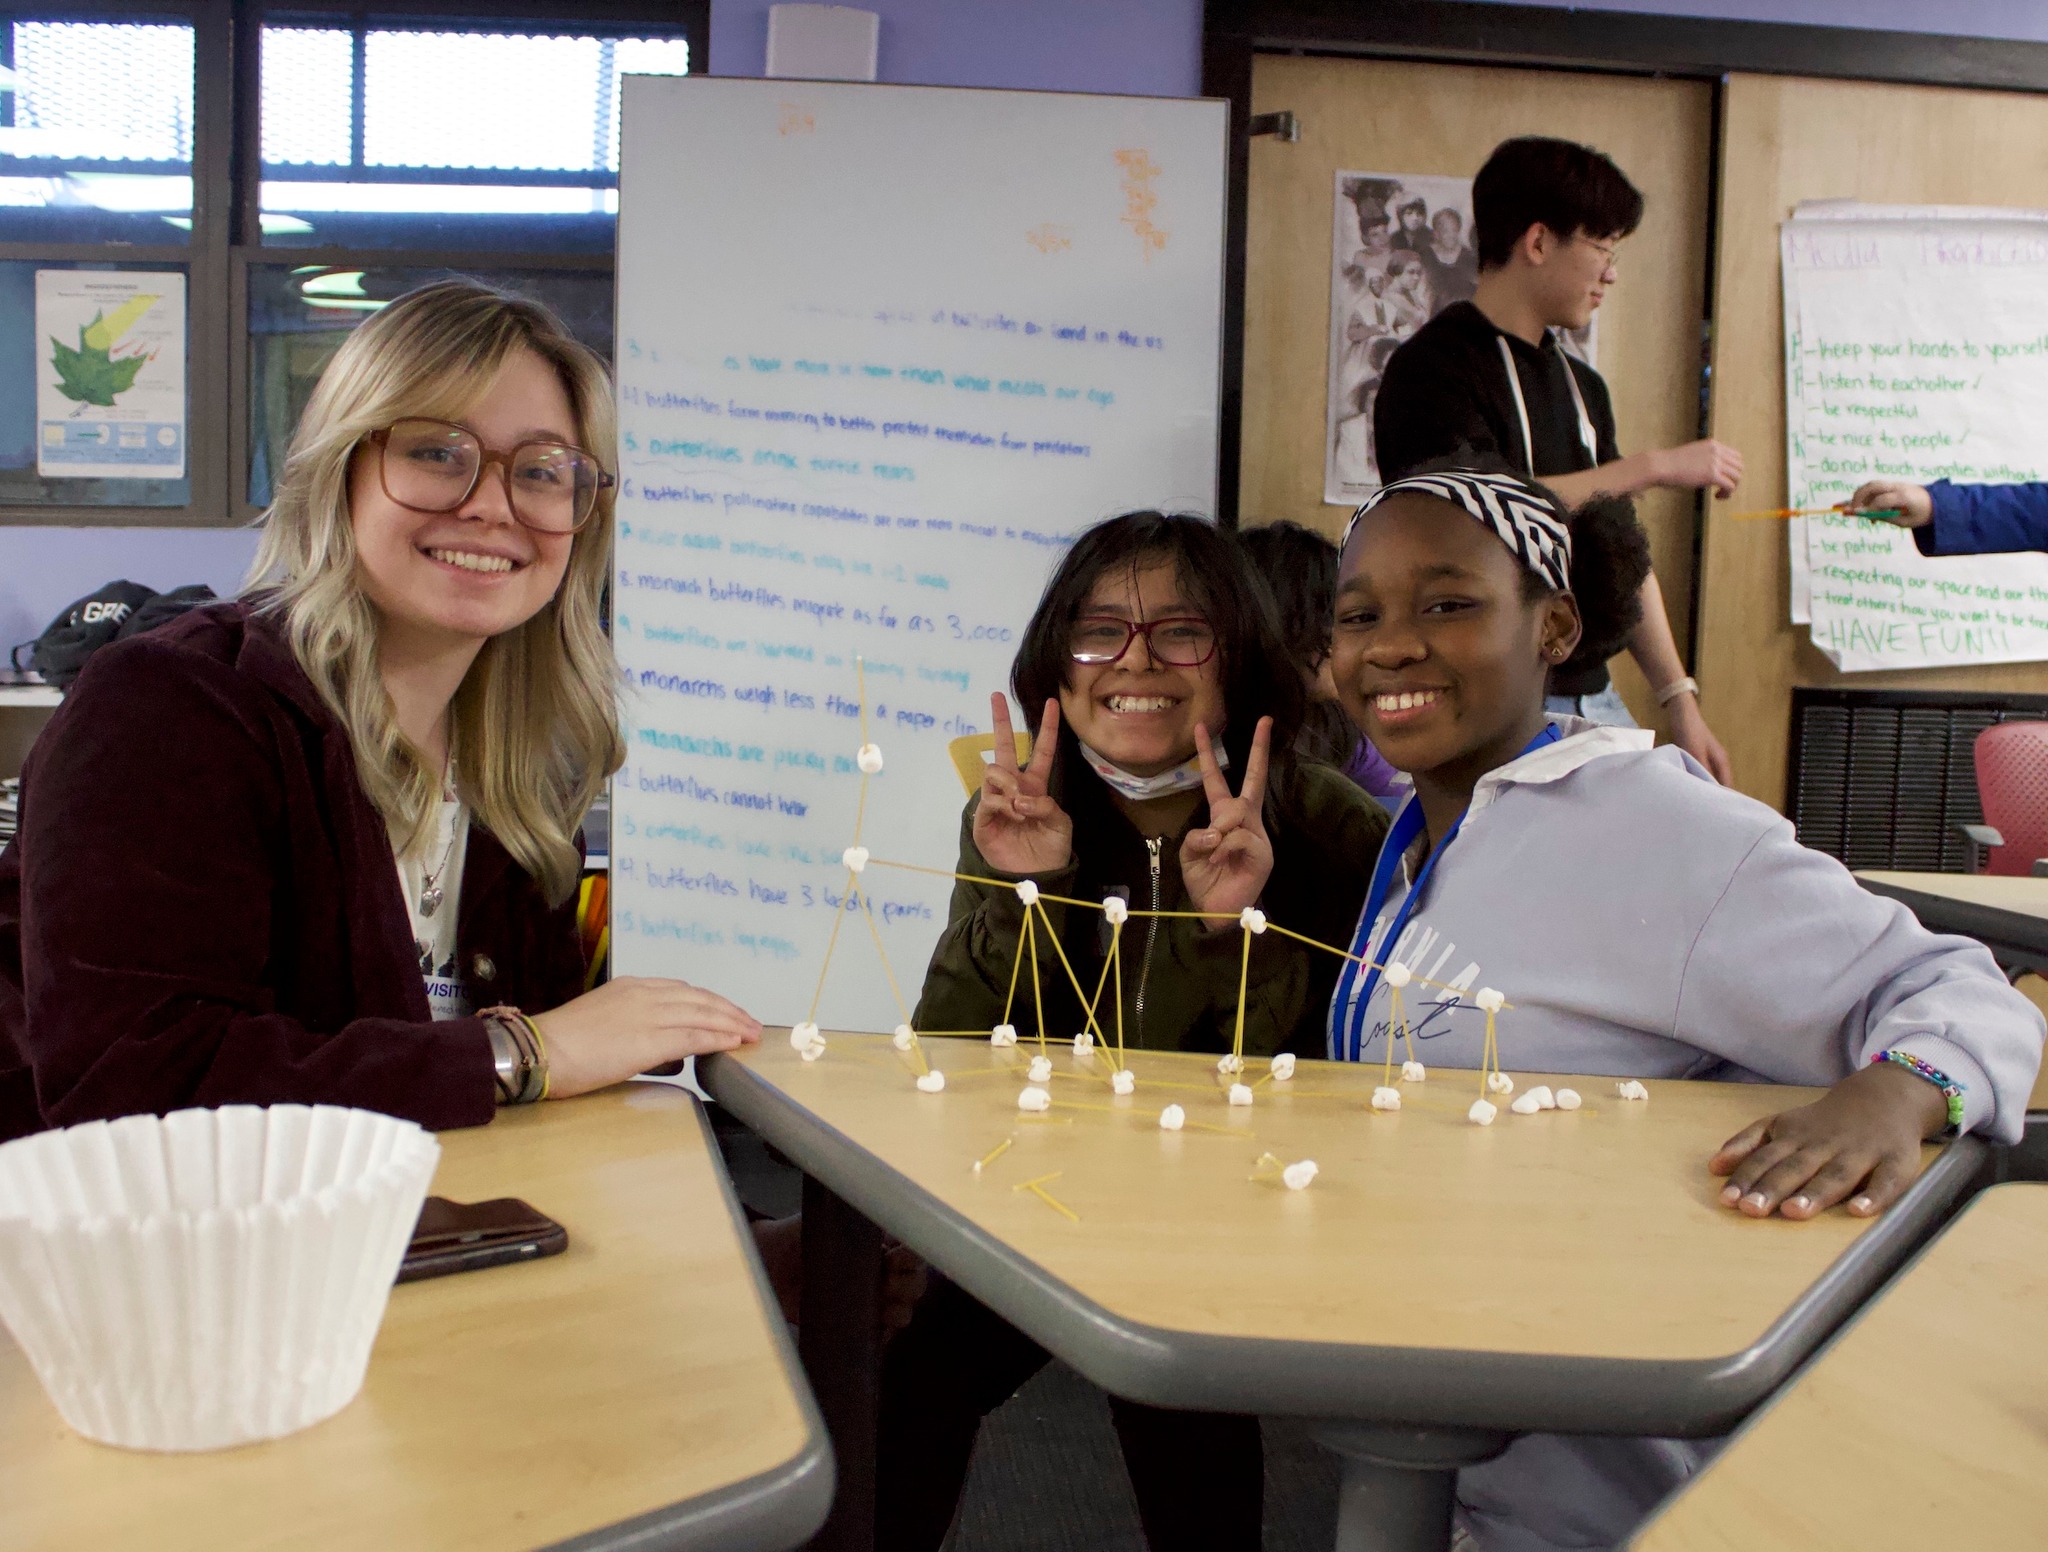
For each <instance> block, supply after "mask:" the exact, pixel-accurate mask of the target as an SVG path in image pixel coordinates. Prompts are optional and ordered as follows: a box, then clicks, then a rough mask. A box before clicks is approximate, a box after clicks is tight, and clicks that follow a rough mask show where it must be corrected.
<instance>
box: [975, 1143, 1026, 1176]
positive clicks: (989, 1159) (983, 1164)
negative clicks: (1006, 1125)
mask: <svg viewBox="0 0 2048 1552" xmlns="http://www.w3.org/2000/svg"><path fill="white" fill-rule="evenodd" d="M1016 1140H1017V1139H1016V1138H1014V1137H1005V1138H1004V1139H1003V1140H1002V1141H1001V1142H999V1143H997V1144H996V1145H995V1146H994V1147H993V1148H991V1149H989V1150H988V1152H986V1153H984V1154H983V1155H982V1156H981V1157H980V1158H978V1159H976V1160H975V1161H974V1172H975V1174H977V1175H978V1174H980V1173H981V1172H982V1171H983V1170H984V1169H986V1168H988V1166H989V1165H991V1164H993V1163H995V1161H996V1160H997V1159H999V1158H1001V1157H1002V1156H1003V1155H1004V1154H1005V1153H1008V1152H1009V1151H1010V1144H1011V1143H1013V1142H1015V1141H1016Z"/></svg>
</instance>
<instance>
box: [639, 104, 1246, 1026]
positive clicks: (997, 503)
mask: <svg viewBox="0 0 2048 1552" xmlns="http://www.w3.org/2000/svg"><path fill="white" fill-rule="evenodd" d="M622 111H623V120H622V125H623V127H622V140H621V157H620V198H619V210H620V220H619V250H618V287H619V291H618V328H617V339H618V376H619V393H620V433H619V451H618V458H619V469H620V476H621V483H620V492H619V504H618V519H619V520H618V543H617V552H616V553H617V558H616V562H615V571H614V592H613V615H614V640H615V643H616V646H617V651H618V657H619V661H620V664H621V666H622V668H623V670H624V672H625V675H626V679H627V681H628V689H627V692H626V697H627V698H626V723H627V745H628V755H627V762H626V765H625V767H624V768H623V769H622V770H621V771H620V772H619V774H618V776H617V778H616V779H615V781H614V783H613V797H612V842H611V847H612V849H611V867H612V890H611V901H612V913H613V914H612V954H613V963H614V969H615V970H616V971H617V972H618V973H620V974H628V975H673V976H682V977H684V978H686V979H689V980H692V981H697V982H700V983H702V984H706V985H709V986H711V987H713V988H715V989H716V990H718V991H720V992H723V993H725V994H726V995H728V996H731V997H733V998H734V999H735V1000H737V1001H739V1002H740V1003H742V1004H743V1005H744V1006H746V1007H747V1008H748V1009H749V1010H750V1011H752V1012H753V1013H754V1014H755V1015H756V1016H758V1017H760V1018H761V1019H762V1020H764V1021H765V1022H768V1023H774V1024H787V1023H791V1022H794V1021H796V1020H799V1019H802V1018H804V1017H805V1016H806V1015H807V1013H808V1012H809V1009H810V1004H811V1000H812V995H813V990H814V987H815V985H816V981H817V976H818V972H819V968H820V965H821V963H822V962H823V959H824V955H825V948H826V941H827V938H828V936H829V934H830V933H831V931H832V926H833V922H834V919H835V916H838V915H839V914H840V913H839V909H838V908H839V907H840V905H841V903H842V901H843V899H844V885H845V882H846V878H847V874H846V871H845V868H844V866H843V865H842V864H841V862H840V855H841V852H842V849H843V848H844V847H845V846H847V845H848V844H849V842H850V841H851V839H852V836H853V830H854V823H855V808H856V804H857V799H858V794H859V791H860V785H859V783H860V778H859V775H858V773H857V771H856V769H855V766H854V755H855V753H856V751H857V749H858V748H859V746H860V743H861V733H860V707H861V694H860V688H859V683H858V678H857V670H856V659H860V660H863V661H864V664H865V676H866V685H867V715H868V717H869V719H870V726H871V729H872V735H871V736H872V738H873V740H874V742H875V743H877V744H878V745H879V746H880V747H881V749H882V751H883V753H884V756H885V758H886V762H887V763H886V766H885V768H884V770H883V771H882V773H881V774H880V775H879V776H878V777H876V778H875V779H874V781H873V783H872V785H871V788H870V791H869V796H868V803H867V811H866V815H865V820H864V830H863V834H862V839H863V840H864V841H865V843H866V845H867V846H868V848H869V849H870V850H871V851H872V852H873V853H874V855H875V856H877V857H880V858H891V859H896V860H899V861H903V862H911V863H916V864H920V865H923V866H926V867H934V868H938V869H940V870H942V871H945V872H950V870H951V869H952V867H953V866H954V863H955V860H956V858H957V856H958V847H959V824H960V812H961V808H962V806H963V803H964V801H965V793H964V791H963V789H962V786H961V783H960V780H959V778H958V777H957V776H956V775H955V773H954V770H953V766H952V763H951V761H950V760H949V758H948V755H947V745H948V744H949V742H950V741H951V740H952V739H953V738H955V737H957V736H960V735H964V734H968V733H978V732H986V731H987V730H988V726H989V716H988V697H989V692H990V691H991V690H994V689H999V688H1006V687H1007V685H1008V680H1009V668H1010V661H1011V658H1012V656H1013V654H1014V652H1015V648H1016V641H1017V638H1018V636H1019V635H1020V634H1021V630H1022V627H1023V625H1024V623H1025V622H1026V620H1027V619H1028V618H1029V616H1030V613H1031V610H1032V608H1033V606H1034V605H1035V604H1036V602H1037V599H1038V595H1039V593H1040V591H1041V590H1042V588H1043V586H1044V583H1045V580H1046V578H1047V577H1048V576H1049V575H1050V572H1051V569H1052V566H1053V565H1054V563H1055V562H1056V561H1057V559H1058V557H1059V555H1060V554H1061V553H1062V551H1063V549H1064V547H1065V544H1066V542H1067V541H1068V540H1069V539H1070V538H1071V536H1072V535H1073V534H1074V533H1076V532H1077V531H1079V530H1080V529H1082V528H1084V527H1086V526H1088V525H1089V524H1091V523H1094V522H1096V521H1099V520H1100V519H1102V518H1104V517H1107V516H1110V515H1113V514H1115V513H1117V512H1120V511H1125V510H1129V509H1132V508H1139V507H1157V508H1163V509H1167V510H1176V511H1194V512H1203V513H1210V512H1213V511H1214V509H1215V494H1216V492H1215V471H1216V445H1217V394H1218V386H1219V379H1218V349H1219V344H1220V314H1221V307H1222V256H1223V224H1224V167H1225V126H1226V107H1225V105H1224V104H1223V103H1220V102H1213V101H1196V102H1189V101H1175V100H1170V99H1153V98H1132V97H1089V96H1078V95H1070V94H1065V93H1039V92H984V91H963V90H952V89H944V88H927V87H899V86H868V85H852V84H839V83H818V82H798V81H744V80H719V79H708V78H702V77H694V78H665V77H629V78H628V79H627V81H626V84H625V91H624V103H623V110H622ZM864 884H865V885H866V886H867V889H868V892H869V895H870V898H871V901H872V904H873V908H874V912H875V919H876V923H877V927H878V930H879V932H880V935H881V939H882V942H883V944H884V945H885V946H886V949H887V954H888V961H889V963H890V964H891V965H892V966H893V967H894V972H895V979H896V981H897V983H898V985H899V987H900V989H901V993H902V997H903V999H904V1001H905V1002H907V1003H908V1004H910V1005H911V1006H915V1003H916V1000H917V993H918V988H919V986H920V984H921V983H922V981H923V978H924V969H925V965H926V964H927V962H928V961H929V959H930V956H931V950H932V946H933V944H934V943H935V942H936V940H937V937H938V934H939V931H940V929H941V928H942V927H943V926H944V924H945V918H946V903H947V899H948V896H949V894H950V891H951V887H952V885H951V881H950V879H949V878H945V877H934V876H930V875H924V874H916V873H910V872H903V871H892V870H885V869H882V868H876V867H871V868H870V869H869V870H868V871H867V873H866V874H865V875H864ZM900 1017H901V1014H900V1013H899V1011H898V1004H897V1001H896V997H895V995H894V994H893V993H892V992H891V989H890V985H889V981H888V978H887V976H886V975H885V973H884V971H883V969H882V963H881V959H880V956H879V955H878V954H877V953H876V945H875V942H874V940H873V938H872V937H871V936H870V934H869V931H868V928H867V924H866V922H865V921H863V920H862V919H861V918H860V917H859V916H858V915H857V914H852V913H847V914H846V915H845V916H844V918H843V922H842V926H841V930H840V936H839V942H838V946H837V950H836V953H835V955H834V957H833V959H832V969H831V977H830V981H829V983H828V985H827V987H826V990H825V995H824V1001H823V1002H822V1004H821V1005H820V1006H819V1009H818V1018H819V1021H820V1022H821V1023H823V1024H824V1025H826V1026H827V1027H828V1028H829V1027H835V1026H836V1027H839V1028H846V1029H871V1030H872V1029H888V1028H891V1027H893V1026H894V1025H895V1024H896V1023H897V1022H898V1020H899V1018H900Z"/></svg>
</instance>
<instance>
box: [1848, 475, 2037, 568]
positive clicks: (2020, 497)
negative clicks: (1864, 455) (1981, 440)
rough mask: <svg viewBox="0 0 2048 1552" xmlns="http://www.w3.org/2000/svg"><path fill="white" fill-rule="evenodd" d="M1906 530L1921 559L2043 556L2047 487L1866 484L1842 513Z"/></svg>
mask: <svg viewBox="0 0 2048 1552" xmlns="http://www.w3.org/2000/svg"><path fill="white" fill-rule="evenodd" d="M1844 510H1845V512H1846V513H1847V514H1848V515H1850V516H1862V517H1872V518H1877V519H1879V520H1880V521H1882V522H1887V523H1896V524H1897V525H1898V526H1899V527H1901V528H1905V529H1910V530H1911V531H1912V534H1913V543H1914V544H1915V545H1916V546H1918V547H1919V550H1920V553H1921V554H1922V555H2003V554H2009V553H2012V552H2014V551H2019V550H2048V481H2038V480H2036V481H2028V482H2025V483H2022V484H2017V485H1956V484H1952V483H1951V482H1949V481H1948V480H1936V481H1935V482H1934V483H1933V484H1932V485H1915V484H1913V483H1912V482H1911V481H1910V480H1898V479H1885V480H1869V481H1866V482H1865V483H1864V484H1862V485H1859V486H1858V487H1857V488H1856V494H1855V495H1853V496H1851V497H1850V498H1849V500H1848V502H1847V503H1846V504H1845V507H1844Z"/></svg>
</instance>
